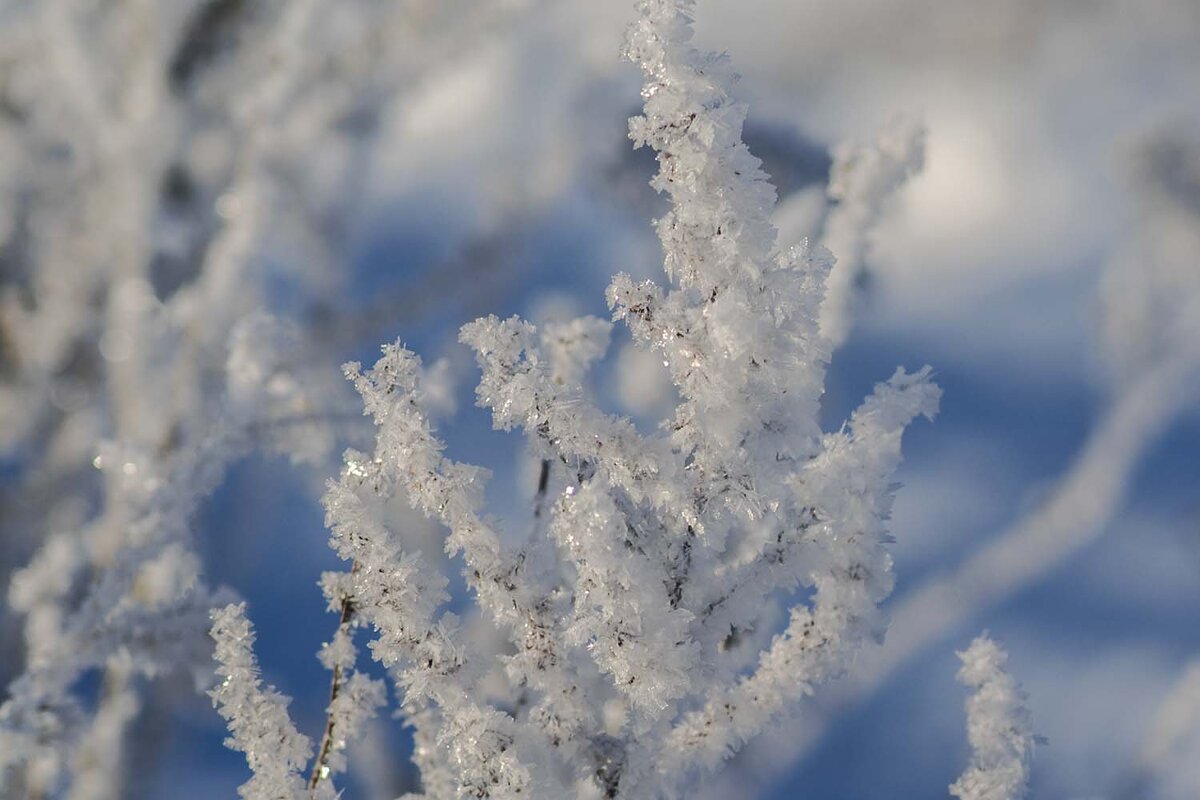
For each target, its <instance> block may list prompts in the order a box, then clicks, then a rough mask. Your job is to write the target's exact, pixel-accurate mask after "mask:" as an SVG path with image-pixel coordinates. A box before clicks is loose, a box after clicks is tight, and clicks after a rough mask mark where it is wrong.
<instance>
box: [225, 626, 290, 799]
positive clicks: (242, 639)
mask: <svg viewBox="0 0 1200 800" xmlns="http://www.w3.org/2000/svg"><path fill="white" fill-rule="evenodd" d="M212 616H213V626H212V637H213V639H214V640H215V641H216V644H217V646H216V652H215V653H214V658H216V660H217V664H218V666H217V678H218V680H219V681H220V683H219V684H218V685H217V687H216V688H215V689H213V690H212V691H211V692H210V693H209V694H210V695H211V696H212V699H213V705H214V706H216V707H217V710H218V711H219V712H220V713H221V716H222V717H224V718H225V720H226V722H227V723H228V727H229V733H230V736H229V738H228V739H226V741H225V744H226V746H228V747H231V748H233V749H234V750H240V751H242V752H243V753H245V754H246V763H248V764H249V765H250V771H251V772H252V773H253V777H251V778H250V780H248V781H247V782H246V783H244V784H242V786H241V788H239V789H238V795H239V796H240V797H242V798H244V800H290V799H291V798H297V799H298V798H301V797H304V796H305V792H304V788H305V787H304V780H303V778H302V777H301V774H300V772H301V770H303V769H304V766H305V765H306V764H307V763H308V759H309V758H310V757H311V756H312V742H310V741H309V740H308V738H307V737H305V736H303V735H302V734H301V733H300V732H299V731H297V730H296V727H295V725H294V724H293V723H292V719H291V717H290V716H289V715H288V711H287V706H288V702H289V701H288V699H287V698H286V697H284V696H283V695H281V694H280V693H279V692H277V691H276V690H275V688H274V687H271V686H268V687H266V688H263V686H262V681H261V679H260V677H259V669H258V660H257V659H256V658H255V656H254V638H255V637H254V628H253V627H252V626H251V625H250V621H249V620H248V619H246V604H245V603H239V604H236V605H228V606H225V607H224V608H221V609H218V610H216V611H214V612H213V615H212Z"/></svg>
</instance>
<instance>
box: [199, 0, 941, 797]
mask: <svg viewBox="0 0 1200 800" xmlns="http://www.w3.org/2000/svg"><path fill="white" fill-rule="evenodd" d="M691 7H692V3H691V2H690V1H689V0H650V1H649V2H644V3H642V4H641V6H640V11H641V15H640V18H639V19H638V21H637V22H636V23H635V24H634V25H633V26H632V28H631V30H630V32H629V35H628V40H627V44H626V48H625V54H626V57H627V58H628V59H629V60H631V61H634V62H635V63H637V64H638V65H639V66H640V67H641V68H642V71H643V73H644V76H645V84H644V88H643V97H644V99H645V111H644V114H643V115H642V116H638V117H635V118H634V119H632V120H631V122H630V132H631V137H632V138H633V140H634V141H635V143H636V144H637V145H639V146H649V147H651V148H653V149H654V151H655V152H656V153H657V155H658V163H659V171H658V174H657V176H656V177H655V179H654V181H653V186H654V187H655V188H656V189H657V190H659V191H660V192H664V193H666V194H667V196H668V197H669V199H670V201H671V209H670V211H669V212H668V213H667V214H666V216H664V217H663V218H662V219H660V220H659V221H658V222H657V229H658V232H659V236H660V238H661V241H662V245H663V249H664V253H665V268H666V274H667V277H668V279H669V281H670V283H669V285H668V286H666V287H660V286H658V285H656V284H654V283H652V282H645V283H640V284H639V283H635V282H634V281H633V280H632V279H630V278H629V277H628V276H626V275H618V276H616V277H615V278H614V279H613V281H612V284H611V285H610V287H609V290H608V301H609V304H610V306H611V308H612V309H613V316H614V319H615V320H618V321H622V322H624V323H625V324H626V325H627V326H628V328H629V330H630V332H631V333H632V335H633V337H634V339H635V340H636V341H637V342H638V344H639V345H640V346H641V347H643V348H646V349H647V350H651V351H653V352H655V353H657V354H658V356H659V357H660V358H662V359H663V360H664V361H665V362H666V364H667V366H668V367H669V371H670V373H671V376H672V380H673V382H674V384H675V386H676V388H677V390H678V392H679V396H680V401H679V404H678V406H677V408H676V409H675V413H674V415H673V417H671V418H670V419H668V420H665V421H664V423H663V426H662V431H661V432H660V433H658V434H644V433H642V432H640V431H639V430H637V429H636V428H635V427H634V426H633V425H632V424H631V423H630V422H629V421H628V420H625V419H622V418H617V417H613V416H611V415H608V414H606V413H604V412H603V411H601V410H600V409H599V408H598V407H596V406H595V405H593V404H591V403H590V402H589V401H588V400H587V398H585V397H584V396H583V392H582V390H581V388H580V380H581V378H582V375H583V374H584V372H585V370H586V368H587V366H588V365H589V363H591V362H593V361H594V360H595V359H596V358H597V357H598V356H600V355H601V353H602V352H603V349H604V346H605V345H606V344H607V339H608V336H609V329H610V325H609V324H608V323H606V322H603V321H600V320H595V319H586V320H581V321H579V322H577V323H575V324H574V325H568V326H564V327H558V328H555V329H553V330H548V331H545V332H542V333H541V334H540V335H539V331H537V330H536V329H535V328H534V326H532V325H530V324H528V323H526V322H524V321H522V320H520V319H517V318H512V319H507V320H500V319H497V318H496V317H487V318H483V319H479V320H477V321H475V322H473V323H471V324H469V325H467V326H465V327H464V328H463V329H462V333H461V339H462V341H463V342H465V343H466V344H468V345H470V346H471V347H472V348H473V349H474V350H475V353H476V358H477V361H478V364H479V366H480V368H481V370H482V380H481V382H480V385H479V388H478V391H477V396H478V400H479V403H480V405H481V406H484V407H487V408H489V409H491V411H492V414H493V421H494V425H495V427H496V428H498V429H502V430H512V429H514V428H519V429H521V430H522V431H523V432H524V433H525V435H526V436H527V437H528V439H529V442H530V446H531V447H532V448H533V449H534V450H535V452H536V454H537V455H539V456H540V457H541V459H542V461H543V464H544V465H545V467H544V473H543V476H542V481H541V484H542V487H543V488H542V491H543V492H544V494H545V496H546V497H547V498H553V502H552V504H551V505H550V510H549V514H548V515H547V516H548V519H542V516H543V515H542V514H539V515H538V518H537V519H536V520H535V522H534V524H533V526H532V530H531V531H530V532H529V534H528V535H527V536H526V537H523V538H519V537H513V536H506V535H504V534H502V533H501V532H500V531H499V530H498V528H497V527H496V525H495V524H494V523H493V522H492V521H491V520H490V519H489V518H488V517H487V515H486V514H485V513H484V511H483V509H482V498H483V484H484V481H485V479H486V473H485V472H484V471H483V470H482V469H479V468H477V467H472V466H469V465H465V464H460V463H457V462H454V461H452V460H450V459H449V458H448V457H446V456H445V455H444V452H443V451H444V447H443V444H442V443H441V441H440V440H439V439H438V438H437V437H436V435H435V433H434V431H433V429H432V426H431V423H430V421H429V416H428V414H427V411H426V409H425V408H424V402H425V397H424V392H423V390H422V372H421V366H420V361H419V359H418V357H417V356H416V355H414V354H413V353H411V352H409V351H408V350H406V349H404V348H403V347H401V346H399V345H390V346H387V347H385V348H384V350H383V357H382V358H381V359H380V360H379V361H378V363H376V364H375V365H374V367H373V368H371V369H368V370H365V371H364V370H363V369H362V368H361V367H360V366H359V365H358V364H351V365H349V366H348V367H347V375H348V377H350V378H351V379H352V380H353V381H354V384H355V386H356V388H357V389H358V391H359V393H360V394H361V396H362V398H363V402H364V404H365V407H366V412H367V413H368V414H369V415H370V416H371V417H372V418H373V420H374V422H375V426H376V438H375V447H374V451H373V452H372V453H369V454H367V453H359V452H356V451H350V452H348V453H347V454H346V458H345V467H344V469H343V470H342V474H341V477H340V478H339V480H338V481H336V482H334V483H332V484H331V485H330V488H329V491H328V493H327V495H326V498H325V507H326V511H327V516H326V519H327V524H328V525H329V527H330V529H331V531H332V538H331V544H332V546H333V547H334V549H335V550H336V551H337V553H338V554H339V556H341V557H342V558H343V559H344V560H345V561H346V562H347V563H348V565H349V567H350V568H349V569H348V570H347V571H346V572H345V573H342V574H332V575H327V576H326V578H325V580H324V581H323V585H324V588H325V591H326V594H327V596H328V598H329V601H330V605H331V607H333V608H338V609H342V610H343V613H342V624H341V625H339V631H340V630H341V629H342V628H344V627H350V628H353V627H357V626H369V627H370V628H371V630H372V631H373V633H374V640H373V641H372V642H371V643H370V649H371V653H372V656H373V657H374V658H375V659H376V660H378V661H380V662H382V663H383V665H384V666H386V667H387V668H388V670H389V673H390V675H391V678H392V679H393V681H394V683H395V685H396V687H397V690H398V693H399V695H400V697H401V698H402V707H403V711H404V713H405V714H406V715H407V718H408V719H409V721H410V722H411V724H412V725H414V726H415V728H416V741H417V750H416V761H417V763H418V766H419V768H420V770H421V773H422V781H423V786H424V791H425V796H426V797H430V798H435V797H437V798H440V797H453V796H459V797H494V798H516V797H538V798H540V797H567V796H581V797H612V798H617V797H620V798H635V797H636V798H641V797H676V796H680V795H681V794H683V793H685V792H686V791H687V790H688V787H689V786H690V785H691V784H692V783H693V782H694V781H695V780H696V779H697V778H698V777H699V776H701V775H703V774H704V773H706V772H709V771H712V770H715V769H717V768H718V767H719V766H720V765H721V763H722V762H723V760H724V759H725V758H726V757H728V756H729V755H730V754H731V753H733V752H735V751H737V750H738V749H739V748H741V747H742V746H743V745H744V744H745V743H746V742H747V741H749V740H750V739H752V738H753V737H755V736H756V735H758V734H759V733H761V732H762V731H763V730H764V729H765V728H766V727H767V726H768V725H770V724H771V723H772V722H773V721H774V720H777V719H779V718H781V717H783V716H784V715H787V714H789V713H790V712H791V711H792V710H793V709H794V708H795V706H796V704H797V703H798V701H800V700H801V699H802V698H803V697H804V696H806V695H808V694H810V693H812V692H814V691H815V690H816V689H817V688H818V687H819V686H820V685H821V684H822V683H824V682H826V681H828V680H829V679H830V678H832V677H835V676H837V675H839V674H841V673H842V672H843V671H844V670H845V669H846V667H847V664H848V662H849V661H850V659H851V658H852V657H853V656H854V654H855V652H856V651H858V650H859V649H860V648H861V647H863V646H864V645H865V644H866V643H868V642H870V641H873V640H878V639H879V638H880V637H881V635H882V633H883V630H884V628H885V625H886V621H885V618H884V616H883V614H882V613H881V612H880V610H879V607H878V606H879V603H880V601H881V600H883V599H884V598H885V597H886V596H887V595H888V594H889V593H890V592H891V589H892V584H893V578H892V572H891V560H890V558H889V556H888V554H887V552H886V549H885V547H884V545H885V543H886V542H887V533H886V525H885V523H886V520H887V517H888V512H889V509H890V505H891V499H892V491H893V488H894V484H893V483H892V478H893V472H894V470H895V468H896V466H897V465H898V463H899V460H900V441H901V436H902V434H903V431H904V429H905V427H906V426H907V425H908V423H909V422H911V421H912V420H913V419H914V418H915V417H916V416H918V415H925V416H932V415H933V414H934V412H935V411H936V408H937V402H938V397H939V390H938V389H937V388H936V387H935V386H934V385H933V384H932V383H931V382H930V381H929V376H930V371H929V369H928V368H926V369H923V370H921V371H920V372H918V373H916V374H909V373H906V372H904V371H903V370H897V371H896V373H895V375H893V376H892V378H891V379H890V380H889V381H887V382H884V383H881V384H879V385H878V386H877V387H876V389H875V391H874V392H873V393H872V394H871V396H870V397H868V398H867V399H866V400H865V402H864V403H863V404H862V405H861V406H860V407H859V408H858V410H857V411H855V412H854V413H853V415H852V416H851V418H850V419H849V421H848V422H847V424H845V425H844V426H842V427H841V428H840V429H839V430H836V431H834V432H831V433H824V432H822V430H821V428H820V425H819V423H818V411H819V402H820V398H821V395H822V392H823V388H824V381H825V366H826V363H827V361H828V358H829V344H828V342H827V340H826V339H825V338H824V337H823V336H822V334H821V332H820V329H819V319H818V315H819V310H820V307H821V302H822V297H823V294H824V286H825V281H826V278H827V276H828V274H829V270H830V267H831V264H832V257H831V256H830V254H829V253H828V252H826V251H825V250H824V249H822V248H818V247H810V246H808V245H807V243H802V244H801V245H800V246H798V247H792V248H787V249H780V248H778V247H777V246H776V242H775V238H776V234H775V230H774V229H773V228H772V226H771V225H770V223H769V222H768V214H769V212H770V210H771V208H772V207H773V205H774V201H775V195H774V190H773V189H772V188H771V186H770V185H769V184H768V182H767V179H766V176H765V175H764V174H763V172H762V171H761V169H760V168H759V162H758V160H757V159H755V158H754V157H753V156H752V155H751V154H750V153H749V151H748V150H747V148H746V147H745V145H744V144H743V143H742V141H741V128H742V123H743V121H744V119H745V115H746V109H745V106H743V105H741V104H739V103H737V102H735V101H734V100H733V99H732V98H731V96H730V95H729V93H728V87H729V86H730V85H731V83H732V82H733V80H734V75H733V73H732V72H731V70H730V67H729V64H728V61H727V59H726V58H725V57H723V56H719V55H709V54H702V53H700V52H698V51H697V50H696V49H695V48H694V47H693V46H692V45H691V38H692V27H691V18H690V11H691ZM398 496H399V497H407V499H408V501H409V502H410V503H411V504H412V505H414V506H415V507H417V508H420V509H421V510H423V511H424V512H425V513H426V514H427V515H429V516H431V517H433V518H435V519H437V520H439V521H440V522H441V523H442V524H443V525H444V526H445V527H446V528H447V529H448V530H449V535H448V537H447V539H446V549H447V551H448V552H450V553H451V554H458V555H460V556H461V559H462V563H463V576H464V578H465V580H466V583H467V585H468V586H469V587H470V588H471V589H472V590H473V592H474V595H475V598H476V601H477V603H478V605H479V606H480V607H481V609H482V610H483V611H484V612H485V614H486V616H487V617H488V618H489V619H490V620H491V621H492V622H493V623H494V624H495V626H496V627H497V628H498V629H499V630H500V631H503V632H505V634H506V635H507V638H508V643H507V645H506V646H505V647H504V648H502V649H501V650H500V651H499V652H497V651H496V650H495V649H494V648H489V647H487V646H485V645H484V644H483V643H482V642H481V641H480V640H479V639H478V638H477V637H470V636H464V635H463V634H462V628H461V626H460V623H459V620H458V618H457V617H456V616H455V615H454V614H453V613H451V612H449V611H448V610H446V609H445V606H446V605H447V601H448V595H447V592H446V586H447V578H446V577H445V576H442V575H439V574H437V573H436V572H434V571H432V570H431V569H430V568H429V566H428V563H427V562H425V561H424V560H423V559H422V557H421V556H420V555H419V554H417V553H410V552H406V551H405V550H404V547H403V540H402V538H401V532H400V531H397V530H395V529H393V528H392V527H390V526H389V524H388V523H389V519H388V514H387V513H386V507H387V503H388V501H389V500H390V499H391V498H393V497H398ZM780 599H785V600H786V602H787V603H788V604H789V605H790V606H791V609H790V615H789V616H788V619H787V621H786V623H785V624H784V625H783V626H782V630H776V629H774V628H772V625H771V622H772V620H773V619H774V613H773V611H772V608H773V606H774V605H775V603H776V602H777V601H779V600H780ZM346 609H350V610H351V613H350V615H349V618H348V616H347V613H346ZM226 622H227V620H226ZM227 628H228V625H224V626H218V630H217V636H218V641H223V640H224V639H226V638H228V631H227ZM772 634H774V635H772ZM497 665H499V666H501V667H502V670H503V674H502V680H501V681H499V682H497V681H493V680H489V679H488V678H489V677H490V676H493V675H494V667H496V666H497ZM334 667H335V668H341V669H344V670H345V671H347V672H350V671H352V670H353V658H352V657H349V656H348V657H347V658H346V659H344V660H337V663H336V665H334ZM223 669H224V670H225V672H224V673H223V674H226V675H227V676H228V675H230V674H231V673H230V671H229V665H228V664H226V665H225V666H224V667H223ZM243 674H244V675H250V674H251V673H248V672H244V673H243ZM333 685H334V696H335V698H336V697H337V696H338V694H339V691H340V689H339V687H340V686H341V685H342V684H341V679H340V678H339V677H338V675H337V674H336V673H335V675H334V684H333ZM244 694H245V695H246V696H247V697H255V696H256V695H254V693H253V692H252V691H250V690H249V689H247V690H246V692H245V693H244ZM367 699H368V700H371V701H373V700H374V699H376V697H375V696H374V695H371V697H369V698H367ZM255 702H258V701H257V700H256V701H255ZM364 702H366V701H364ZM276 707H277V706H276ZM369 710H370V709H367V708H365V707H364V708H360V709H359V711H360V712H363V713H356V714H354V715H353V716H354V717H355V718H356V719H357V720H359V721H361V717H363V716H365V715H366V712H368V711H369ZM333 713H339V714H344V713H345V710H344V709H342V710H337V709H333V708H332V706H331V714H333ZM331 724H332V726H333V727H334V728H335V729H336V727H337V726H338V725H339V724H341V723H339V722H337V721H333V722H332V723H331ZM278 728H279V731H278V734H279V736H278V737H276V738H277V739H278V740H279V741H281V742H292V741H294V737H292V736H291V735H290V731H291V730H292V729H291V727H290V723H288V722H285V721H282V720H281V721H280V723H279V725H278ZM333 738H334V739H335V740H339V741H340V740H342V739H343V738H344V737H342V736H341V735H340V734H338V733H335V734H334V736H333ZM270 740H271V737H270V736H263V737H260V743H262V744H265V743H266V742H268V741H270ZM239 746H240V745H239ZM294 751H295V748H289V750H288V752H286V753H284V752H280V753H278V757H277V759H276V763H273V764H272V765H271V766H270V769H271V770H275V773H274V774H275V775H276V777H275V778H274V779H271V778H269V776H268V774H267V768H266V767H265V766H263V765H262V762H261V757H262V755H263V754H262V752H261V750H260V749H258V748H254V753H255V756H256V758H255V759H251V766H252V767H255V769H256V774H255V778H254V779H253V782H252V783H251V784H247V786H246V787H244V788H243V793H244V796H246V797H256V796H261V797H295V796H298V792H299V789H297V787H298V785H299V784H298V783H297V781H296V780H295V776H294V773H295V770H292V771H291V772H286V771H284V772H281V771H279V770H278V762H279V761H280V760H283V761H287V762H289V763H291V761H292V760H294V757H295V755H296V753H295V752H294ZM321 758H322V756H321V755H318V758H317V760H316V762H315V763H314V764H313V767H312V776H313V777H312V778H311V779H310V781H309V786H310V790H312V789H317V790H320V791H328V789H327V788H326V787H325V785H324V784H325V781H326V780H331V779H332V777H333V776H332V774H331V773H332V770H330V769H328V767H329V766H330V765H329V764H328V763H324V762H322V761H321ZM285 772H286V774H285ZM255 786H261V787H263V789H262V791H251V790H250V789H251V788H252V787H255Z"/></svg>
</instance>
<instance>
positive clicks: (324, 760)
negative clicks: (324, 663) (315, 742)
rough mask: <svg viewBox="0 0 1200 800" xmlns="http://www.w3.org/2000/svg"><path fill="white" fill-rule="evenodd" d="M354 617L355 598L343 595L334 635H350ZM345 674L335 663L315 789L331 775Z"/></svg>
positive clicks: (314, 771) (311, 780) (311, 786)
mask: <svg viewBox="0 0 1200 800" xmlns="http://www.w3.org/2000/svg"><path fill="white" fill-rule="evenodd" d="M356 572H358V562H357V561H355V562H354V565H353V566H351V567H350V574H351V575H353V574H354V573H356ZM353 617H354V598H353V597H352V596H351V595H349V594H345V595H343V596H342V605H341V608H340V610H339V615H338V626H337V631H336V632H335V633H334V636H335V637H336V636H338V635H340V634H342V633H343V632H344V633H345V634H346V635H347V636H348V635H349V634H350V632H349V627H350V623H351V620H352V619H353ZM344 678H345V674H344V672H343V670H342V665H341V664H334V666H333V676H332V677H331V678H330V680H329V705H328V707H327V708H326V710H325V731H324V732H323V733H322V734H321V745H320V747H318V748H317V760H316V761H314V762H313V768H312V774H310V775H309V776H308V788H309V789H315V788H317V784H319V783H320V782H321V781H322V780H324V779H325V778H327V777H329V769H328V763H329V754H330V753H331V752H332V751H333V733H334V728H335V727H336V723H335V721H334V718H333V704H334V702H335V701H336V700H337V699H338V695H339V694H340V693H341V691H342V681H343V679H344Z"/></svg>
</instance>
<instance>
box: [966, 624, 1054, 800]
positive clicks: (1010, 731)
mask: <svg viewBox="0 0 1200 800" xmlns="http://www.w3.org/2000/svg"><path fill="white" fill-rule="evenodd" d="M958 655H959V658H961V659H962V669H960V670H959V672H958V679H959V681H960V682H961V683H962V684H963V685H964V686H967V687H968V688H970V689H971V691H972V694H971V696H970V697H969V698H968V699H967V738H968V739H969V740H970V742H971V764H970V766H969V767H968V768H967V771H966V772H964V773H963V774H962V776H961V777H960V778H959V779H958V780H957V781H955V782H954V784H953V785H952V786H951V787H950V794H952V795H954V796H955V797H958V798H960V800H1021V798H1023V797H1025V793H1026V791H1027V789H1028V786H1029V769H1030V762H1031V761H1032V759H1033V747H1034V744H1035V739H1036V737H1035V736H1034V733H1033V727H1032V724H1031V722H1030V718H1029V710H1028V709H1027V708H1026V707H1025V693H1024V692H1023V691H1021V687H1020V686H1019V685H1018V684H1017V682H1016V680H1014V679H1013V677H1012V676H1011V675H1009V674H1008V671H1007V669H1006V667H1007V662H1008V654H1007V653H1005V652H1004V650H1003V649H1001V648H1000V646H999V645H997V644H996V643H995V642H994V641H992V640H991V639H990V638H988V637H987V635H986V634H985V635H983V636H980V637H979V638H978V639H976V640H975V641H973V642H971V646H970V647H968V648H967V649H966V651H964V652H962V653H959V654H958Z"/></svg>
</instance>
